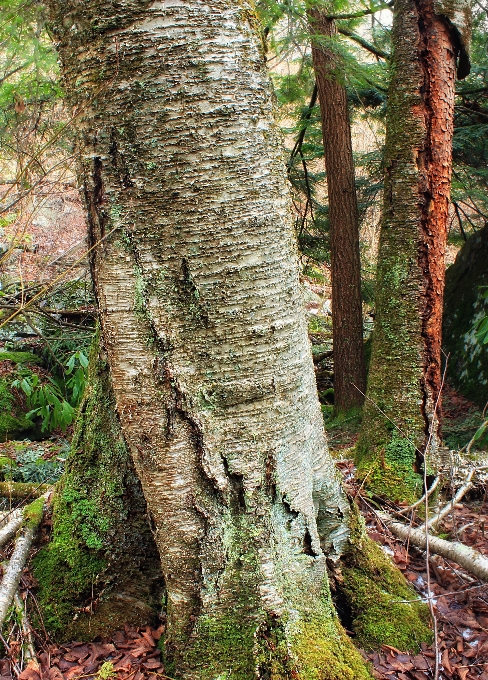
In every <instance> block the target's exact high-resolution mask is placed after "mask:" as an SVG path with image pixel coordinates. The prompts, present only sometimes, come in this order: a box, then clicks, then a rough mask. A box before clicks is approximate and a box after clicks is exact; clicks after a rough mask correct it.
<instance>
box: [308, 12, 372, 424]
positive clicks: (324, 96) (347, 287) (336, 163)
mask: <svg viewBox="0 0 488 680" xmlns="http://www.w3.org/2000/svg"><path fill="white" fill-rule="evenodd" d="M309 18H310V26H311V29H312V34H313V38H312V57H313V65H314V71H315V78H316V82H317V88H318V93H319V101H320V114H321V119H322V135H323V141H324V155H325V166H326V171H327V189H328V198H329V224H330V259H331V271H332V332H333V349H334V410H335V411H336V412H338V411H345V410H347V409H350V408H352V407H355V406H361V405H362V403H363V401H364V396H363V395H364V392H365V391H366V370H365V364H364V348H363V314H362V304H361V261H360V255H359V216H358V207H357V198H356V185H355V178H354V161H353V156H352V141H351V125H350V121H349V108H348V103H347V93H346V88H345V86H344V84H343V83H341V82H340V78H341V75H343V73H341V70H343V69H341V63H340V59H339V58H338V56H337V54H335V53H334V51H333V49H332V45H330V44H329V45H328V44H327V42H325V41H330V39H331V38H333V37H334V36H336V35H337V29H336V26H335V22H334V21H333V20H332V19H328V18H327V15H326V13H325V11H324V10H319V9H317V8H311V9H309ZM324 39H325V41H324Z"/></svg>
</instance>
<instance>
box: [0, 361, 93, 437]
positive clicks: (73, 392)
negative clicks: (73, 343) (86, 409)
mask: <svg viewBox="0 0 488 680" xmlns="http://www.w3.org/2000/svg"><path fill="white" fill-rule="evenodd" d="M87 368H88V359H87V357H86V356H85V354H84V353H83V352H82V351H78V352H75V353H74V354H73V355H72V356H71V357H70V358H69V360H68V361H67V363H66V370H65V376H68V377H67V379H66V380H65V382H64V384H63V381H61V380H56V379H55V378H53V377H51V376H49V377H48V378H47V381H45V382H42V381H41V379H40V378H39V376H38V375H36V374H35V373H31V372H26V371H21V375H20V377H19V378H18V379H17V380H14V381H13V382H12V387H17V388H18V389H21V390H22V391H23V392H24V394H25V395H26V397H27V406H28V407H29V409H30V411H29V412H28V413H27V414H26V417H27V418H28V419H30V420H32V419H33V418H36V417H41V418H42V428H41V429H42V431H43V432H46V431H48V430H54V429H57V428H59V429H61V430H62V431H63V432H65V431H66V428H67V427H68V426H69V425H71V423H72V422H73V420H74V418H75V415H76V408H77V406H78V405H79V403H80V400H81V397H82V395H83V390H84V388H85V383H86V378H87ZM63 388H64V389H63Z"/></svg>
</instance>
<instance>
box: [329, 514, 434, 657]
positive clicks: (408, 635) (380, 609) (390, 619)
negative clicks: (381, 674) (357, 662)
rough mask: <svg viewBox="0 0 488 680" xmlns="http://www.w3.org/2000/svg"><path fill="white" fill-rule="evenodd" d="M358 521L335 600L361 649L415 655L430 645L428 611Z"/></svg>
mask: <svg viewBox="0 0 488 680" xmlns="http://www.w3.org/2000/svg"><path fill="white" fill-rule="evenodd" d="M356 522H357V524H356V529H355V530H354V531H353V532H352V535H351V539H352V540H351V544H350V549H349V551H348V552H346V554H345V555H344V557H343V558H342V560H341V568H340V571H339V572H338V575H337V577H336V579H334V584H335V588H336V593H335V599H338V598H339V599H342V608H344V607H345V608H346V609H347V611H348V616H349V617H350V619H351V621H352V624H351V625H352V630H353V632H354V633H355V635H356V642H357V643H358V644H359V645H360V646H361V647H363V648H365V649H375V648H378V647H379V646H380V645H383V644H386V645H391V646H392V647H396V648H397V649H401V650H402V651H417V650H418V649H419V647H420V644H421V643H422V642H428V643H430V642H431V641H432V631H431V629H430V613H429V609H428V607H427V605H426V604H425V603H424V602H422V601H421V600H420V599H419V597H418V595H417V593H416V592H415V591H414V590H413V588H412V587H411V586H410V584H409V583H408V582H407V581H406V580H405V578H404V576H403V574H402V573H401V572H400V570H399V569H398V567H396V566H395V565H394V564H393V562H392V561H391V560H390V559H389V557H388V556H387V555H385V553H384V552H383V550H382V549H381V548H380V546H379V545H377V544H376V543H375V542H374V541H372V540H371V539H370V538H369V537H368V536H367V534H366V530H365V527H364V521H363V519H362V517H360V516H359V514H358V516H357V518H356Z"/></svg>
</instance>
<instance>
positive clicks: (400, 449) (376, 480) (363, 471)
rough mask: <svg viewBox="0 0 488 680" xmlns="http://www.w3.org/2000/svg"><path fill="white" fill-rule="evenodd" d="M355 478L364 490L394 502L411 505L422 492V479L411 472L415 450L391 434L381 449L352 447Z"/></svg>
mask: <svg viewBox="0 0 488 680" xmlns="http://www.w3.org/2000/svg"><path fill="white" fill-rule="evenodd" d="M355 459H356V465H357V476H358V478H359V479H362V480H363V481H364V488H365V489H366V490H368V491H370V492H372V493H375V494H377V495H378V496H382V497H383V498H387V499H388V500H391V501H394V502H401V501H404V502H407V503H412V502H414V501H415V500H416V499H417V498H418V497H419V495H420V494H421V491H422V478H421V476H420V475H419V474H418V473H416V472H415V470H414V465H415V460H416V456H415V447H414V445H413V444H412V443H411V442H409V441H408V440H407V439H403V438H400V437H398V436H396V434H394V435H393V436H392V438H391V439H390V441H389V442H388V443H387V444H386V445H385V446H383V447H377V448H376V449H372V448H363V447H362V443H361V442H360V443H359V444H358V445H357V446H356V450H355Z"/></svg>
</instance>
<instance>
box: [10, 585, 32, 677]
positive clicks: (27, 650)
mask: <svg viewBox="0 0 488 680" xmlns="http://www.w3.org/2000/svg"><path fill="white" fill-rule="evenodd" d="M14 604H15V609H16V610H17V614H18V616H19V618H20V625H21V628H22V635H23V637H24V640H25V644H24V645H23V646H24V658H25V660H26V661H27V663H28V664H29V663H31V664H32V662H34V663H35V664H37V656H36V649H35V647H34V636H33V634H32V626H31V625H30V621H29V619H28V618H27V612H26V610H25V606H24V603H23V602H22V600H21V599H20V595H19V592H18V591H17V592H16V593H15V595H14Z"/></svg>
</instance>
